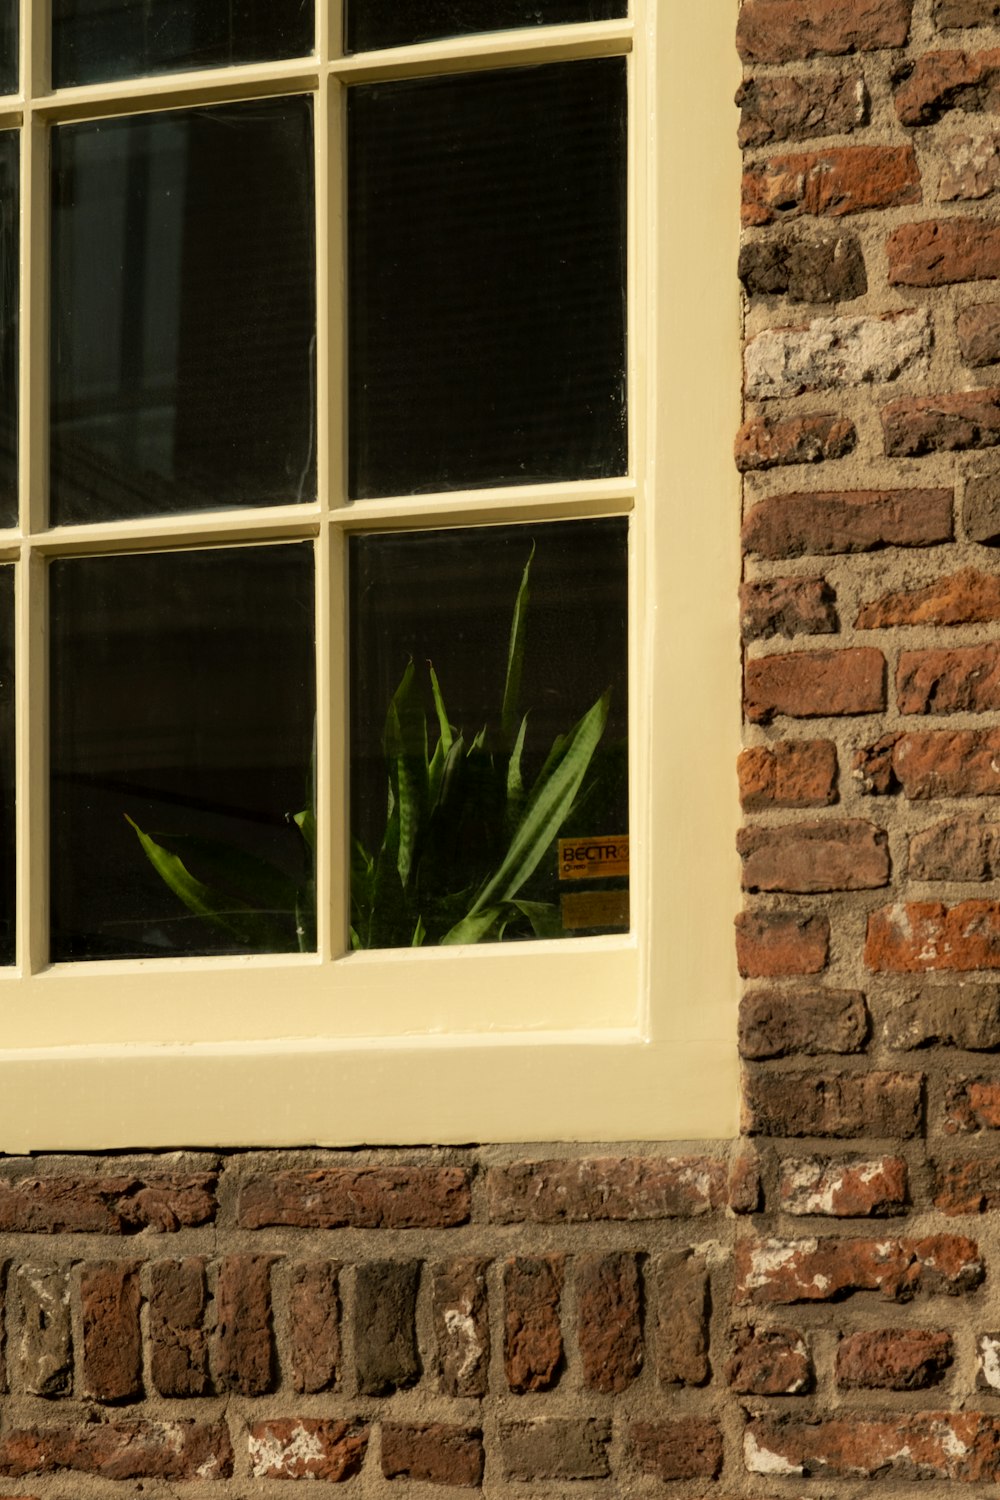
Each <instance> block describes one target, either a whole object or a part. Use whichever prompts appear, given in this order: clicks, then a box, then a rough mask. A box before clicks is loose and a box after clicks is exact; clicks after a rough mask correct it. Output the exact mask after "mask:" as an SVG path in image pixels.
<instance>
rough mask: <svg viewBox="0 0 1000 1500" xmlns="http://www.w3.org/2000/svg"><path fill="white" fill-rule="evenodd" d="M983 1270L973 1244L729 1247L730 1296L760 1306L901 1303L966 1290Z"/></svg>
mask: <svg viewBox="0 0 1000 1500" xmlns="http://www.w3.org/2000/svg"><path fill="white" fill-rule="evenodd" d="M985 1274H986V1268H985V1266H984V1264H983V1261H982V1258H981V1257H980V1254H979V1248H978V1246H977V1245H976V1243H975V1241H973V1240H968V1239H964V1238H962V1237H960V1236H959V1235H950V1234H941V1235H932V1236H930V1237H929V1238H927V1239H920V1240H917V1239H854V1240H842V1239H799V1240H784V1239H767V1240H741V1241H740V1242H739V1243H738V1244H737V1246H736V1276H737V1287H736V1294H735V1295H736V1300H737V1302H754V1303H758V1304H762V1305H771V1306H777V1305H787V1304H790V1303H794V1302H833V1301H836V1300H838V1299H839V1298H841V1297H845V1296H849V1295H850V1294H851V1293H853V1292H880V1293H881V1294H882V1296H883V1297H886V1298H888V1299H889V1301H891V1302H908V1301H909V1300H910V1299H911V1298H912V1297H915V1296H916V1295H917V1293H919V1292H927V1293H935V1292H946V1293H948V1294H949V1295H951V1294H954V1295H958V1294H960V1293H963V1292H968V1291H972V1290H974V1289H975V1288H976V1287H977V1286H979V1285H980V1283H981V1282H982V1280H983V1277H984V1276H985Z"/></svg>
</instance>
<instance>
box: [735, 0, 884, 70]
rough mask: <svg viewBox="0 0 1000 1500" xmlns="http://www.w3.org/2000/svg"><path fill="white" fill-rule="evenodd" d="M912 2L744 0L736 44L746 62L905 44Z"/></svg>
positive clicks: (788, 59) (793, 59)
mask: <svg viewBox="0 0 1000 1500" xmlns="http://www.w3.org/2000/svg"><path fill="white" fill-rule="evenodd" d="M911 6H912V0H853V3H852V4H850V5H845V4H844V3H843V0H744V3H743V5H742V7H741V8H740V19H739V28H738V31H737V45H738V47H739V51H740V56H741V57H742V59H743V61H744V62H766V63H784V62H799V61H804V60H805V59H806V58H809V57H823V56H830V55H834V56H836V55H839V54H841V53H845V52H870V51H872V50H874V49H878V48H882V47H903V46H905V45H906V40H907V37H908V36H909V31H910V10H911Z"/></svg>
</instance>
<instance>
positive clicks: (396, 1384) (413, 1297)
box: [354, 1260, 421, 1396]
mask: <svg viewBox="0 0 1000 1500" xmlns="http://www.w3.org/2000/svg"><path fill="white" fill-rule="evenodd" d="M355 1278H356V1279H355V1288H354V1330H355V1332H354V1345H355V1358H356V1361H357V1373H358V1389H359V1390H360V1391H361V1393H362V1395H365V1396H387V1395H389V1394H390V1393H391V1392H392V1391H395V1390H401V1389H403V1388H404V1387H405V1386H409V1385H415V1384H416V1382H417V1381H418V1380H419V1379H420V1374H421V1366H420V1355H419V1352H418V1350H417V1324H416V1317H417V1288H418V1286H419V1282H420V1262H419V1261H416V1260H404V1261H394V1260H383V1261H368V1262H366V1263H365V1264H364V1265H360V1266H358V1268H357V1272H356V1273H355Z"/></svg>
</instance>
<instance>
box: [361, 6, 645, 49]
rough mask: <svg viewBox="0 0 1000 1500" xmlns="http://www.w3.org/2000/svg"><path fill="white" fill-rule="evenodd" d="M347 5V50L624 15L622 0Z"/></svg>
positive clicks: (626, 8)
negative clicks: (475, 32) (476, 32)
mask: <svg viewBox="0 0 1000 1500" xmlns="http://www.w3.org/2000/svg"><path fill="white" fill-rule="evenodd" d="M346 7H347V14H346V28H345V29H346V43H345V50H346V51H348V52H364V51H367V50H368V49H369V48H375V47H403V46H406V45H407V43H410V42H429V41H432V40H433V39H434V38H435V37H441V36H466V35H468V33H470V32H474V31H509V30H511V29H512V28H513V27H515V26H559V25H562V24H565V23H566V22H568V21H611V20H614V19H616V18H617V17H619V16H624V15H627V14H628V6H627V4H626V0H346Z"/></svg>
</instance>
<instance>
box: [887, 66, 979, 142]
mask: <svg viewBox="0 0 1000 1500" xmlns="http://www.w3.org/2000/svg"><path fill="white" fill-rule="evenodd" d="M951 109H961V110H964V111H965V112H966V113H967V114H981V113H983V112H986V113H990V114H995V113H996V111H997V110H998V109H1000V52H997V51H988V52H925V53H924V54H923V56H922V57H918V58H917V60H916V62H915V63H914V64H913V67H912V69H911V70H910V73H909V76H908V77H907V78H906V79H905V80H904V81H903V83H901V84H900V86H899V88H898V89H897V90H896V113H897V115H898V116H899V118H900V119H901V120H902V122H903V124H904V125H933V124H934V123H935V122H936V121H938V120H940V118H941V116H942V115H944V114H946V113H947V112H948V110H951Z"/></svg>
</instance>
